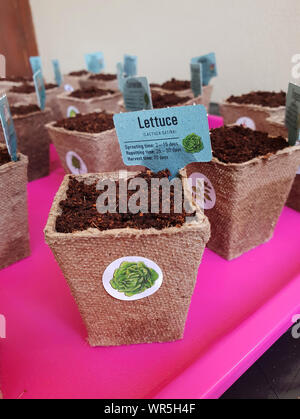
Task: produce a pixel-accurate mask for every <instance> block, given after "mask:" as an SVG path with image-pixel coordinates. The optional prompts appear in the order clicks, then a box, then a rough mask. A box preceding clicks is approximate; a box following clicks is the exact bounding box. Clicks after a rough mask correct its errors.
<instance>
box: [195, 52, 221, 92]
mask: <svg viewBox="0 0 300 419" xmlns="http://www.w3.org/2000/svg"><path fill="white" fill-rule="evenodd" d="M191 63H192V64H197V63H198V64H200V63H201V64H202V73H203V85H204V86H208V85H209V82H210V80H211V79H212V78H213V77H216V76H217V75H218V71H217V62H216V54H215V53H214V52H211V53H210V54H207V55H202V56H201V57H195V58H192V60H191Z"/></svg>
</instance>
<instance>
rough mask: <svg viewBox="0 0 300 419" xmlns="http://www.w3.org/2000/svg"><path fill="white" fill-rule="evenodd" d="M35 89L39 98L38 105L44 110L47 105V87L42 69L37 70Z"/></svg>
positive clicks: (34, 79)
mask: <svg viewBox="0 0 300 419" xmlns="http://www.w3.org/2000/svg"><path fill="white" fill-rule="evenodd" d="M33 81H34V86H35V91H36V95H37V99H38V105H39V107H40V108H41V110H42V111H43V110H44V109H45V106H46V89H45V83H44V79H43V75H42V72H41V70H39V71H37V72H36V73H35V74H34V76H33Z"/></svg>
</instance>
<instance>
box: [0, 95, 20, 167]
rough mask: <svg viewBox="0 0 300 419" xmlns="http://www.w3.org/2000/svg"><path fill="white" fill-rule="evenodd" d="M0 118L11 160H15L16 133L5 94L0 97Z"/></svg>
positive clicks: (16, 157)
mask: <svg viewBox="0 0 300 419" xmlns="http://www.w3.org/2000/svg"><path fill="white" fill-rule="evenodd" d="M0 119H1V125H2V128H3V132H4V138H5V142H6V146H7V149H8V152H9V154H10V157H11V159H12V161H17V160H18V156H17V134H16V130H15V126H14V121H13V119H12V116H11V112H10V108H9V104H8V101H7V97H6V95H4V96H2V97H1V98H0Z"/></svg>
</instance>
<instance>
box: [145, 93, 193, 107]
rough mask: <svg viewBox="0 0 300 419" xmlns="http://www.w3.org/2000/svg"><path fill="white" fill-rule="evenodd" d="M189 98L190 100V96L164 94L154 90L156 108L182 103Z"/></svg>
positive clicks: (153, 97) (153, 102)
mask: <svg viewBox="0 0 300 419" xmlns="http://www.w3.org/2000/svg"><path fill="white" fill-rule="evenodd" d="M188 100H190V98H189V97H179V96H177V95H175V93H167V94H166V95H163V94H160V93H158V92H152V104H153V108H155V109H160V108H167V107H170V106H176V105H180V104H181V103H185V102H187V101H188Z"/></svg>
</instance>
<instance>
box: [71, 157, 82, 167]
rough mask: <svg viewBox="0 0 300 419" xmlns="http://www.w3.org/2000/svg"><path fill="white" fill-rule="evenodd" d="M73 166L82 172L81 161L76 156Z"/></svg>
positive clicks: (73, 159) (73, 158)
mask: <svg viewBox="0 0 300 419" xmlns="http://www.w3.org/2000/svg"><path fill="white" fill-rule="evenodd" d="M72 165H73V167H75V169H78V170H80V168H81V164H80V161H79V160H78V158H77V157H75V156H73V157H72Z"/></svg>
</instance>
